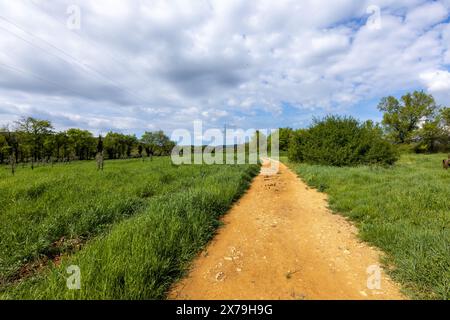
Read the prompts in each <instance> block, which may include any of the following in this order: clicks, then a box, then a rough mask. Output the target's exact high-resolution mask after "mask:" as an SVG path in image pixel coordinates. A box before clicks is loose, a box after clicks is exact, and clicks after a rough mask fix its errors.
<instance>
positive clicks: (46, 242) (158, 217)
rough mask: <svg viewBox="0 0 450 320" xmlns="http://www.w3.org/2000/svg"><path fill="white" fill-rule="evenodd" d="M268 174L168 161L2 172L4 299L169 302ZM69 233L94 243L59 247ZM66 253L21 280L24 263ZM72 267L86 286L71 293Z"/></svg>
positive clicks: (0, 237)
mask: <svg viewBox="0 0 450 320" xmlns="http://www.w3.org/2000/svg"><path fill="white" fill-rule="evenodd" d="M3 169H5V168H3ZM258 170H259V169H258V166H251V165H241V166H237V165H226V166H225V165H218V166H206V165H204V166H201V165H200V166H198V165H183V166H174V165H172V164H171V162H170V160H169V159H168V158H158V159H155V160H154V161H153V162H150V161H147V162H144V163H143V162H142V161H140V160H124V161H111V162H107V163H106V166H105V171H104V172H97V171H96V167H95V162H78V163H73V164H70V165H58V166H55V167H54V168H51V167H40V168H38V169H36V170H34V171H31V170H29V169H22V170H20V169H19V171H18V172H17V174H16V176H15V177H11V176H10V174H9V173H8V171H7V170H6V169H5V170H2V172H1V173H0V204H1V205H0V208H1V209H0V279H2V280H3V284H2V285H1V286H0V297H1V298H3V299H160V298H164V296H165V293H166V291H167V289H168V288H169V286H170V284H171V283H173V281H174V280H175V279H177V278H178V277H180V276H181V275H182V274H183V271H184V270H185V269H186V267H187V265H188V263H189V262H190V261H191V259H192V258H193V257H194V256H195V254H197V253H198V252H199V250H200V249H201V248H202V247H203V246H204V245H205V244H206V243H207V242H208V240H209V239H210V238H211V237H212V235H213V234H214V232H215V230H216V228H217V227H218V225H219V220H218V218H219V217H220V215H222V214H223V213H225V212H226V210H227V209H228V208H229V207H230V206H231V204H232V203H233V201H235V200H236V199H237V198H238V197H239V196H240V195H241V194H242V193H243V192H244V191H245V190H246V188H247V187H248V185H249V183H250V181H251V179H252V178H253V176H254V175H255V174H256V173H257V172H258ZM62 237H65V239H66V240H67V239H80V238H81V239H83V241H84V245H83V246H82V249H81V250H77V251H75V252H72V251H71V250H70V249H71V248H70V246H69V247H67V246H60V247H56V248H55V246H54V245H53V244H54V243H55V241H57V240H59V239H61V238H62ZM65 242H67V243H69V244H70V243H71V241H65ZM55 250H56V252H53V251H55ZM57 254H63V259H62V262H61V264H60V265H59V266H55V265H53V263H49V265H48V267H46V268H44V270H41V272H38V273H37V274H35V275H34V276H33V277H31V278H27V279H23V280H22V281H20V282H19V283H17V282H13V281H12V279H14V276H15V275H17V272H18V270H19V269H20V268H21V266H23V265H24V264H26V263H29V262H31V261H35V260H36V259H42V257H45V256H48V255H50V256H54V255H57ZM70 265H78V266H79V267H80V270H81V279H82V280H81V282H82V288H81V290H68V289H67V287H66V279H67V278H68V277H69V275H68V274H67V272H66V268H67V267H68V266H70Z"/></svg>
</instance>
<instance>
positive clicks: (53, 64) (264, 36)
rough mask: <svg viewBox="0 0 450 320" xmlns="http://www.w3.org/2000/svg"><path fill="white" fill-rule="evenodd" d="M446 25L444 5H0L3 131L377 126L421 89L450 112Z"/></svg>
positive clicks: (114, 0) (401, 1)
mask: <svg viewBox="0 0 450 320" xmlns="http://www.w3.org/2000/svg"><path fill="white" fill-rule="evenodd" d="M78 13H79V14H78ZM449 15H450V0H441V1H423V0H370V1H365V0H340V1H337V0H336V1H331V0H323V1H318V0H292V1H291V0H277V1H269V0H267V1H266V0H261V1H244V0H240V1H235V0H192V1H187V0H170V1H169V0H165V1H159V0H156V1H152V0H148V1H144V0H128V1H125V0H95V1H90V0H89V1H88V0H86V1H82V0H79V1H77V0H69V1H66V0H57V1H56V0H53V1H42V0H14V1H11V0H0V126H1V125H4V124H6V123H11V122H13V121H14V120H16V119H17V118H19V117H21V116H28V115H31V116H35V117H39V118H44V119H49V120H51V121H52V122H53V124H54V126H55V127H56V128H57V129H67V128H70V127H80V128H84V129H89V130H91V131H92V132H94V133H102V132H106V131H109V130H116V131H120V132H125V133H137V134H140V133H142V132H143V131H146V130H155V129H164V130H166V131H169V132H170V131H171V130H174V129H176V128H191V127H192V121H194V120H203V121H204V123H205V126H207V127H222V126H223V125H224V124H225V123H226V124H228V125H230V126H234V127H237V128H243V129H249V128H276V127H279V126H291V127H304V126H306V125H308V123H309V122H310V120H311V118H312V117H313V116H322V115H325V114H329V113H338V114H349V115H353V116H355V117H358V118H360V119H369V118H372V119H375V120H379V119H380V114H379V112H378V111H377V108H376V106H377V103H378V102H379V100H380V98H381V97H383V96H386V95H396V96H398V95H401V94H403V93H405V92H407V91H410V90H415V89H423V90H425V91H427V92H430V93H432V94H434V95H435V97H436V98H437V99H438V102H439V103H440V104H445V105H450V72H449V70H450V19H449ZM78 18H80V19H78Z"/></svg>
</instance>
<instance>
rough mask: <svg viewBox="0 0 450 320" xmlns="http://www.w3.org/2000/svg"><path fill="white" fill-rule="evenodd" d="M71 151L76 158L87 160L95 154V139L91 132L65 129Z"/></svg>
mask: <svg viewBox="0 0 450 320" xmlns="http://www.w3.org/2000/svg"><path fill="white" fill-rule="evenodd" d="M67 138H68V142H69V148H70V150H71V153H72V154H73V155H74V156H75V157H76V158H77V159H78V160H89V159H92V158H93V156H94V155H95V150H96V139H95V138H94V136H93V135H92V133H91V132H89V131H87V130H81V129H69V130H67Z"/></svg>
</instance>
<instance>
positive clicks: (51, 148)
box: [0, 117, 175, 167]
mask: <svg viewBox="0 0 450 320" xmlns="http://www.w3.org/2000/svg"><path fill="white" fill-rule="evenodd" d="M174 146H175V143H174V142H172V141H171V140H170V139H169V137H168V136H166V135H165V134H164V132H163V131H156V132H146V133H144V135H143V136H142V137H141V139H138V138H137V137H136V135H126V134H122V133H117V132H108V133H107V134H106V135H105V136H104V137H102V136H99V137H96V136H94V135H93V134H92V133H91V132H90V131H87V130H81V129H76V128H74V129H69V130H67V131H62V132H57V131H55V130H54V127H53V125H52V123H51V122H50V121H48V120H40V119H35V118H32V117H27V118H22V119H20V120H19V121H17V122H15V123H14V125H13V126H6V127H4V128H0V164H3V163H11V162H14V163H30V164H31V165H32V167H34V165H35V164H36V163H39V162H46V163H50V162H51V163H53V162H68V161H73V160H91V159H95V157H96V155H97V154H98V153H99V152H102V153H103V154H104V157H105V159H124V158H131V157H145V156H147V157H152V156H166V155H170V153H171V150H172V149H173V147H174Z"/></svg>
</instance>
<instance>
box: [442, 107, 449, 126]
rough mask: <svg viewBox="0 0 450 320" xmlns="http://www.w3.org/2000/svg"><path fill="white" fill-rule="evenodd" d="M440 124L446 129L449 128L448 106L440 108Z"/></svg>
mask: <svg viewBox="0 0 450 320" xmlns="http://www.w3.org/2000/svg"><path fill="white" fill-rule="evenodd" d="M441 118H442V124H443V126H444V127H446V129H447V131H449V130H450V107H444V108H442V109H441Z"/></svg>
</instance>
